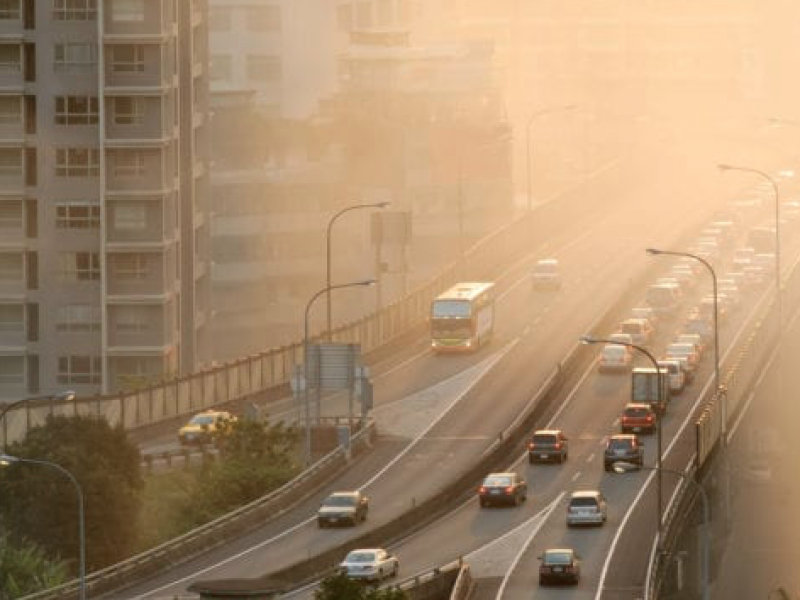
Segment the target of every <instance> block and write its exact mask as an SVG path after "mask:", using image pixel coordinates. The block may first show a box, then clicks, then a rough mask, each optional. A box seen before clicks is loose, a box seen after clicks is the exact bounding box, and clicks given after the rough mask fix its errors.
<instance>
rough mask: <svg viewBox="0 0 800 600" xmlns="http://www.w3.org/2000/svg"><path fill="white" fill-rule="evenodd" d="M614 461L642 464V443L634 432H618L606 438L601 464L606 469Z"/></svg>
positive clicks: (608, 468) (610, 467) (611, 465)
mask: <svg viewBox="0 0 800 600" xmlns="http://www.w3.org/2000/svg"><path fill="white" fill-rule="evenodd" d="M615 462H626V463H631V464H634V465H638V466H640V467H641V466H642V463H643V462H644V445H643V444H642V442H641V441H640V440H639V436H638V435H636V434H635V433H618V434H616V435H612V436H611V437H610V438H608V442H607V443H606V449H605V452H604V453H603V466H604V467H605V470H606V471H610V470H611V469H612V468H613V465H614V463H615Z"/></svg>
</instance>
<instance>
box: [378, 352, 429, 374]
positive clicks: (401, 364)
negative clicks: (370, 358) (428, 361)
mask: <svg viewBox="0 0 800 600" xmlns="http://www.w3.org/2000/svg"><path fill="white" fill-rule="evenodd" d="M430 352H431V351H430V348H425V350H423V351H422V352H420V353H418V354H414V355H413V356H409V357H408V358H407V359H405V360H404V361H402V362H399V363H397V364H396V365H395V366H393V367H392V368H391V369H389V370H388V371H384V372H383V373H379V374H377V375H375V379H383V378H384V377H388V376H389V375H391V374H393V373H396V372H397V371H399V370H400V369H403V368H405V367H407V366H408V365H410V364H411V363H412V362H414V361H416V360H419V359H420V358H422V357H423V356H427V355H428V354H430Z"/></svg>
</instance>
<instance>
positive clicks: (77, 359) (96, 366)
mask: <svg viewBox="0 0 800 600" xmlns="http://www.w3.org/2000/svg"><path fill="white" fill-rule="evenodd" d="M102 372H103V360H102V359H101V358H100V357H99V356H75V355H71V356H59V357H58V383H61V384H64V383H100V377H101V375H102Z"/></svg>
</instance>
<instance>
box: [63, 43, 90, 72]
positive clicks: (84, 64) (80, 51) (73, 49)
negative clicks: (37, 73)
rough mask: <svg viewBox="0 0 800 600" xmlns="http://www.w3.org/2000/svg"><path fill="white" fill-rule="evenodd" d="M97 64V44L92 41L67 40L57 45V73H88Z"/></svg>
mask: <svg viewBox="0 0 800 600" xmlns="http://www.w3.org/2000/svg"><path fill="white" fill-rule="evenodd" d="M96 66H97V46H95V45H94V44H92V43H90V42H67V43H61V44H56V45H55V70H56V72H57V73H86V72H89V71H93V70H94V69H95V68H96Z"/></svg>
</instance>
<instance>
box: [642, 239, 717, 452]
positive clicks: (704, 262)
mask: <svg viewBox="0 0 800 600" xmlns="http://www.w3.org/2000/svg"><path fill="white" fill-rule="evenodd" d="M647 253H648V254H650V255H651V256H659V255H666V256H684V257H686V258H691V259H693V260H696V261H698V262H699V263H701V264H702V265H703V266H704V267H705V268H706V269H708V272H709V273H710V274H711V282H712V283H713V286H714V290H713V291H714V392H715V393H719V385H720V384H719V310H718V304H717V302H718V298H717V273H716V271H714V267H712V266H711V263H709V262H708V261H707V260H706V259H704V258H702V257H700V256H697V255H696V254H691V253H689V252H678V251H675V250H659V249H658V248H648V249H647ZM727 422H728V407H727V397H726V398H725V399H724V400H723V401H722V435H723V444H725V443H726V441H725V439H726V438H727V431H728V425H727Z"/></svg>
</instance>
